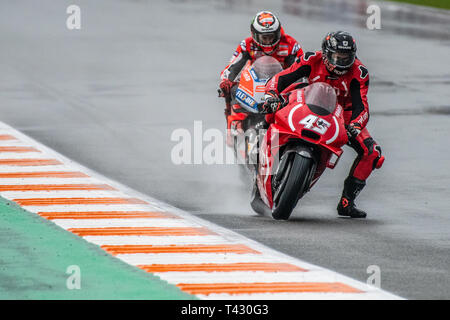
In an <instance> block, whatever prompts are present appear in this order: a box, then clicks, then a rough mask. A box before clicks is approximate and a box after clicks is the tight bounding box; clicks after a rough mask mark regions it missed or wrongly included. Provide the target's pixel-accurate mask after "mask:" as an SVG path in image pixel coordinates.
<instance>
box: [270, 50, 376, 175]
mask: <svg viewBox="0 0 450 320" xmlns="http://www.w3.org/2000/svg"><path fill="white" fill-rule="evenodd" d="M303 77H307V78H308V80H309V83H313V82H326V83H328V84H330V85H331V86H333V87H334V88H335V90H336V93H337V97H338V102H339V104H340V105H341V106H342V107H343V108H344V119H345V124H346V125H349V124H355V125H356V126H357V127H358V128H361V132H360V133H359V134H358V135H357V136H356V137H352V138H351V139H350V141H349V145H350V146H351V147H352V148H353V149H355V150H356V152H357V153H358V157H357V158H356V160H355V162H354V164H353V166H352V169H351V171H350V176H351V177H354V178H356V179H358V180H360V181H365V180H366V179H367V178H368V177H369V175H370V174H371V172H372V171H373V170H374V169H375V168H379V167H381V165H382V163H383V161H384V157H383V156H382V155H381V148H380V147H379V146H378V144H377V143H376V142H375V141H374V140H373V139H372V137H371V136H370V134H369V131H368V130H367V128H366V124H367V122H368V120H369V105H368V102H367V91H368V89H369V72H368V70H367V68H366V67H365V66H364V65H363V64H362V63H361V61H359V60H358V59H356V60H355V62H354V64H353V65H352V67H351V68H350V69H349V70H348V72H347V73H345V74H343V75H340V76H337V75H335V74H333V73H330V72H329V71H328V69H327V68H326V66H325V64H324V62H323V59H322V52H321V51H316V52H306V53H305V54H304V55H303V56H302V57H300V58H298V59H297V60H296V62H295V63H294V64H292V65H291V67H289V68H288V69H286V70H283V71H282V72H280V73H278V74H277V75H275V76H274V77H273V78H272V79H271V80H270V81H269V82H268V83H267V85H266V92H267V93H271V94H280V93H281V92H282V91H283V90H284V89H286V88H287V87H288V86H289V85H290V84H292V83H294V82H295V81H297V80H299V79H301V78H303Z"/></svg>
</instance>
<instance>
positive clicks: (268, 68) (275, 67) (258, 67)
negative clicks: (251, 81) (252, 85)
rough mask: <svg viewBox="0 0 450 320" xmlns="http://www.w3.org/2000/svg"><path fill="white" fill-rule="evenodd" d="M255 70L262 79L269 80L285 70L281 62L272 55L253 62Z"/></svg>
mask: <svg viewBox="0 0 450 320" xmlns="http://www.w3.org/2000/svg"><path fill="white" fill-rule="evenodd" d="M253 70H254V71H255V73H256V75H257V76H258V78H259V79H260V80H267V79H269V78H271V77H273V76H274V75H276V74H277V73H278V72H280V71H282V70H283V67H282V66H281V64H280V62H278V60H277V59H275V58H273V57H270V56H263V57H260V58H258V59H256V61H255V62H254V63H253Z"/></svg>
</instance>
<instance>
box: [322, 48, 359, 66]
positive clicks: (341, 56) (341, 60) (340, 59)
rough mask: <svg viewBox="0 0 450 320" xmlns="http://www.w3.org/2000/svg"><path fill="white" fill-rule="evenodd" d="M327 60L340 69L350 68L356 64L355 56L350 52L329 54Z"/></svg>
mask: <svg viewBox="0 0 450 320" xmlns="http://www.w3.org/2000/svg"><path fill="white" fill-rule="evenodd" d="M327 58H328V61H329V62H330V63H331V64H332V65H334V66H336V67H338V68H349V67H351V66H352V64H353V62H355V54H354V53H350V52H329V53H328V57H327Z"/></svg>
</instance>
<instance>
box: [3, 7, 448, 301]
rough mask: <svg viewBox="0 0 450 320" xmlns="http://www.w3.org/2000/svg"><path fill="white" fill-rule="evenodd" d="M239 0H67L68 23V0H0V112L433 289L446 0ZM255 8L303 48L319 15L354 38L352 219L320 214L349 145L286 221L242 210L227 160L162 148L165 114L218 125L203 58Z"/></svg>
mask: <svg viewBox="0 0 450 320" xmlns="http://www.w3.org/2000/svg"><path fill="white" fill-rule="evenodd" d="M330 1H331V0H330ZM245 3H246V4H245V5H244V6H243V7H238V6H237V5H236V3H234V5H233V2H230V1H228V2H226V1H225V2H219V1H213V2H209V1H197V2H190V1H171V2H166V1H153V0H152V1H149V0H148V1H144V0H141V1H138V0H136V1H125V0H122V1H120V0H116V1H106V0H98V1H86V0H85V1H82V0H80V1H78V4H79V5H80V7H81V10H82V29H81V30H79V31H69V30H67V29H66V27H65V20H66V17H67V15H66V13H65V10H66V8H67V6H68V5H70V4H72V1H57V2H56V1H50V0H43V1H39V4H38V3H37V2H36V1H31V0H30V1H2V2H1V4H0V43H1V46H0V71H1V76H0V114H1V121H4V122H6V123H8V124H10V125H12V126H14V127H15V128H17V129H19V130H22V131H23V132H25V133H26V134H28V135H30V136H32V137H33V138H35V139H37V140H39V141H40V142H42V143H44V144H46V145H47V146H49V147H51V148H54V149H55V150H57V151H59V152H61V153H62V154H64V155H66V156H68V157H70V158H72V159H74V160H76V161H78V162H80V163H82V164H83V165H86V166H88V167H90V168H92V169H94V170H96V171H98V172H100V173H102V174H104V175H106V176H108V177H111V178H113V179H115V180H118V181H120V182H122V183H124V184H126V185H128V186H130V187H132V188H134V189H136V190H139V191H141V192H144V193H147V194H149V195H151V196H153V197H156V198H158V199H160V200H163V201H166V202H168V203H170V204H172V205H175V206H178V207H180V208H182V209H184V210H187V211H190V212H192V213H194V214H196V215H198V216H200V217H202V218H204V219H207V220H210V221H213V222H215V223H217V224H219V225H222V226H225V227H227V228H230V229H232V230H235V231H237V232H239V233H241V234H243V235H246V236H248V237H250V238H252V239H255V240H257V241H260V242H262V243H264V244H266V245H268V246H270V247H272V248H275V249H277V250H280V251H282V252H284V253H287V254H289V255H291V256H295V257H297V258H300V259H303V260H306V261H308V262H311V263H314V264H317V265H320V266H322V267H326V268H330V269H332V270H335V271H338V272H340V273H342V274H345V275H348V276H350V277H353V278H356V279H358V280H361V281H365V280H366V279H367V277H368V276H369V274H367V273H366V270H367V267H368V266H370V265H377V266H379V267H380V269H381V287H382V288H383V289H385V290H388V291H390V292H393V293H395V294H398V295H400V296H402V297H405V298H416V299H417V298H420V299H430V298H437V299H449V298H450V293H449V292H450V267H449V266H450V200H449V196H448V190H449V187H450V152H449V150H448V146H449V143H448V135H449V133H450V129H449V127H450V105H449V101H450V91H449V90H448V89H449V85H450V69H449V68H448V60H449V58H450V30H449V25H450V24H449V23H448V21H450V14H446V15H437V13H433V11H431V13H429V10H421V11H420V12H417V10H415V11H412V13H408V11H407V10H406V11H405V10H404V11H402V12H400V13H399V12H395V11H392V10H390V9H389V8H388V7H387V6H385V7H383V8H382V19H384V20H382V29H381V30H375V31H369V30H367V29H366V28H365V27H364V25H365V16H364V15H361V13H364V8H365V6H364V3H363V5H361V6H360V7H356V9H355V7H348V6H347V5H345V4H344V3H343V1H331V3H332V4H331V5H328V6H327V7H320V6H321V5H323V3H325V1H316V2H312V1H284V2H279V3H275V4H271V5H270V6H269V5H266V6H265V7H263V4H262V3H267V4H268V3H269V2H268V1H266V2H258V3H259V5H257V4H255V3H256V2H255V3H253V2H245ZM270 3H272V2H270ZM327 3H328V2H327ZM334 3H340V4H339V6H336V5H334ZM317 6H319V7H317ZM264 8H267V9H271V10H273V11H274V12H276V13H278V14H279V16H280V18H281V20H282V23H283V24H284V26H285V29H286V31H287V32H288V33H290V34H292V35H293V36H294V37H296V38H297V39H298V40H299V41H300V42H301V45H302V46H303V48H304V49H305V50H316V49H318V48H319V46H320V41H321V38H322V37H323V36H324V35H325V34H326V32H327V31H329V30H335V29H345V30H348V31H350V32H352V33H353V34H354V36H355V37H356V39H357V41H358V46H359V51H358V56H359V58H360V59H361V60H362V61H363V62H364V63H365V64H366V66H367V67H368V69H369V71H370V74H371V89H370V91H369V102H370V107H371V120H370V122H369V127H368V128H369V130H370V132H371V133H372V135H373V137H374V138H375V139H376V140H377V141H378V142H379V144H380V145H381V146H382V148H383V152H384V154H385V156H386V162H385V165H384V166H383V168H382V169H381V170H378V171H376V172H375V173H374V174H373V175H372V176H371V177H370V178H369V180H368V185H367V187H366V189H365V190H364V191H363V192H362V193H361V195H360V197H359V199H358V204H359V206H360V207H361V208H363V209H365V210H367V212H368V214H369V215H368V218H367V219H365V220H349V219H342V218H338V217H337V215H336V210H335V207H336V204H337V201H338V198H339V195H340V193H341V188H342V182H343V180H344V179H345V177H346V175H347V172H348V170H349V169H350V166H351V163H352V161H353V157H354V156H355V154H354V152H353V151H352V150H351V149H349V148H346V149H345V153H344V156H343V158H342V159H341V161H340V163H339V166H338V168H336V169H335V170H333V171H327V172H325V174H324V175H323V176H322V178H321V180H320V181H319V183H318V184H317V185H316V186H315V187H314V188H313V189H312V191H311V192H310V193H309V194H308V195H307V196H306V197H305V198H304V199H303V200H302V201H301V203H300V205H299V207H297V209H296V211H295V212H294V213H293V215H292V217H291V219H290V220H289V221H287V222H279V221H274V220H272V219H271V218H270V217H257V216H256V215H255V214H254V213H253V212H252V210H251V209H250V206H249V204H248V197H249V190H247V189H248V188H247V187H246V186H245V185H244V184H243V183H242V182H241V180H240V179H239V176H238V173H239V171H238V170H237V168H236V167H235V166H230V165H229V166H224V165H220V166H219V165H217V166H207V165H181V166H177V165H174V164H173V163H172V162H171V157H170V155H171V149H172V147H173V146H174V145H175V143H174V142H172V141H171V140H170V137H171V134H172V132H173V130H174V129H177V128H186V129H189V130H190V131H192V130H193V123H194V120H203V128H204V129H207V128H220V129H222V128H223V126H224V119H223V114H222V108H223V101H221V100H219V99H218V98H217V97H216V92H215V90H216V86H217V82H218V74H219V72H220V70H221V69H222V68H223V67H224V65H225V64H226V62H227V61H228V59H229V57H230V56H231V54H232V53H233V51H234V49H235V47H236V46H237V45H238V43H239V42H240V41H241V39H243V38H244V37H247V36H248V34H249V32H248V28H249V21H250V18H251V16H252V15H253V14H254V13H256V12H257V11H259V10H261V9H264ZM327 8H328V9H327ZM337 8H345V10H343V11H342V12H341V13H337V11H336V10H339V9H337ZM407 8H409V7H407ZM358 12H359V13H358ZM405 12H406V13H405ZM430 16H431V17H432V18H430Z"/></svg>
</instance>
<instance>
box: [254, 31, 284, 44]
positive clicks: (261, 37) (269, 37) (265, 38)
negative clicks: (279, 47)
mask: <svg viewBox="0 0 450 320" xmlns="http://www.w3.org/2000/svg"><path fill="white" fill-rule="evenodd" d="M256 40H257V42H258V44H259V45H261V46H273V45H275V44H276V43H277V42H278V40H279V33H278V32H268V33H258V34H257V35H256Z"/></svg>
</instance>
